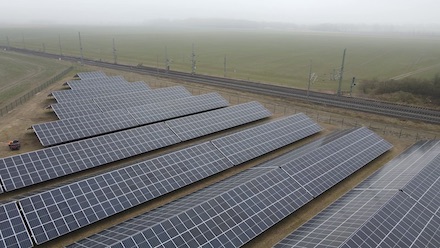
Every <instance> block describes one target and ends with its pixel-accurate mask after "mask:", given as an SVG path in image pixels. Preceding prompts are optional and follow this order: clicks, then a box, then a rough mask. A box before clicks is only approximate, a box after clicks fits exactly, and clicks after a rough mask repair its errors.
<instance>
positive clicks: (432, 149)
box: [357, 140, 440, 189]
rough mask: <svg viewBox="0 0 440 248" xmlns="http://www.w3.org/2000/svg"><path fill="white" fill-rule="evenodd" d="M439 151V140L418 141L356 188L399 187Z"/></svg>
mask: <svg viewBox="0 0 440 248" xmlns="http://www.w3.org/2000/svg"><path fill="white" fill-rule="evenodd" d="M439 153H440V141H439V140H431V141H419V142H417V143H416V144H414V145H413V146H411V147H410V148H408V149H407V150H405V152H403V153H401V154H400V155H399V156H398V157H396V158H394V159H393V160H391V161H390V162H388V163H387V164H386V165H385V166H383V167H382V168H381V169H379V170H378V171H376V172H375V173H374V174H373V175H372V176H370V177H368V178H367V179H366V180H364V181H363V182H362V183H360V184H359V185H358V186H357V188H369V189H401V188H402V187H403V186H405V185H406V184H407V183H408V182H409V181H410V180H411V179H412V178H413V177H414V176H415V175H417V174H418V173H419V172H420V171H421V170H422V169H423V168H424V167H425V166H426V165H427V164H428V163H429V162H431V161H432V159H433V158H434V157H435V156H437V155H438V154H439Z"/></svg>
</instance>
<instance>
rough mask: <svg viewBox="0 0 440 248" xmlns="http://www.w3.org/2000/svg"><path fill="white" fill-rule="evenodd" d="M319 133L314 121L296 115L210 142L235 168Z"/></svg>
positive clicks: (319, 128) (318, 127)
mask: <svg viewBox="0 0 440 248" xmlns="http://www.w3.org/2000/svg"><path fill="white" fill-rule="evenodd" d="M292 127H295V128H292ZM321 130H322V128H321V127H320V126H319V125H318V124H317V123H316V122H314V121H313V120H311V119H310V118H309V117H308V116H306V115H305V114H302V113H300V114H296V115H293V116H289V117H286V118H284V119H282V120H280V121H277V122H274V123H272V124H270V125H264V126H258V127H255V128H250V129H246V130H244V131H242V132H239V133H234V134H232V135H228V136H224V137H221V138H218V139H215V140H213V141H212V143H213V144H214V145H215V146H216V147H217V148H218V149H219V150H220V151H221V152H222V153H223V154H224V155H225V156H226V157H227V158H228V159H229V160H230V161H231V162H232V163H233V164H235V165H237V164H241V163H242V162H243V161H247V160H250V159H253V158H256V157H259V156H261V155H263V154H266V153H267V152H269V151H273V150H275V149H277V148H280V147H282V146H285V145H287V144H291V143H293V142H295V141H298V140H300V139H302V138H305V137H308V136H310V135H312V134H315V133H317V132H319V131H321ZM243 148H244V149H243Z"/></svg>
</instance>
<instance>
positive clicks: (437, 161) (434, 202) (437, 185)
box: [402, 146, 440, 217]
mask: <svg viewBox="0 0 440 248" xmlns="http://www.w3.org/2000/svg"><path fill="white" fill-rule="evenodd" d="M438 147H439V148H440V146H438ZM402 191H403V192H405V193H406V194H408V195H409V196H411V197H412V198H413V199H415V200H416V201H417V202H418V203H420V204H422V205H423V206H424V207H425V208H427V209H429V210H431V212H433V213H436V214H437V216H439V217H440V212H439V210H440V194H439V192H440V150H439V151H438V154H437V156H436V157H435V158H434V159H432V160H431V162H430V163H429V164H428V165H426V166H425V167H424V168H423V170H421V171H420V173H419V174H417V176H415V177H414V178H413V179H412V180H411V181H410V182H409V183H408V184H407V185H405V186H404V187H403V188H402Z"/></svg>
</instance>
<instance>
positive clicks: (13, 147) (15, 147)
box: [8, 140, 21, 151]
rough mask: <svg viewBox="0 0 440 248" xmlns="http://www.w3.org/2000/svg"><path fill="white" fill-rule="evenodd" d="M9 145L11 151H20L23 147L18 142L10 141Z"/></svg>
mask: <svg viewBox="0 0 440 248" xmlns="http://www.w3.org/2000/svg"><path fill="white" fill-rule="evenodd" d="M8 145H9V149H11V151H13V150H20V147H21V144H20V141H18V140H12V141H9V143H8Z"/></svg>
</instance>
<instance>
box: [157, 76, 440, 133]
mask: <svg viewBox="0 0 440 248" xmlns="http://www.w3.org/2000/svg"><path fill="white" fill-rule="evenodd" d="M173 85H176V84H175V83H168V82H154V83H153V85H152V86H153V87H166V86H173ZM185 87H186V88H187V89H188V90H189V91H190V92H191V93H192V94H194V95H197V94H205V93H209V92H213V91H216V92H218V93H219V94H221V95H222V96H223V97H224V98H225V99H227V100H228V101H229V102H230V103H231V104H240V103H245V102H250V101H258V102H260V103H261V104H263V105H264V106H265V107H266V108H267V109H269V110H270V111H272V113H273V114H274V115H291V114H295V113H300V112H302V113H304V114H306V115H307V116H309V117H310V118H312V119H314V120H316V121H317V122H318V123H325V124H331V125H334V126H336V127H340V128H351V127H361V126H364V127H368V128H369V129H371V130H372V131H375V132H376V133H379V134H383V135H388V136H394V137H396V138H398V139H405V140H412V141H418V140H428V139H440V133H438V132H430V131H423V130H421V129H416V128H408V127H403V126H398V125H395V124H386V123H381V122H377V121H369V120H368V119H367V118H364V119H362V118H352V117H347V116H341V115H338V114H331V113H329V112H325V111H319V110H315V109H311V108H306V107H301V106H295V105H294V103H292V102H289V101H287V100H273V99H270V100H269V99H267V98H265V97H261V96H258V95H255V96H254V95H248V94H245V93H242V92H237V91H233V90H219V89H215V90H213V89H212V88H209V87H203V86H201V87H198V86H193V85H185Z"/></svg>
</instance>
